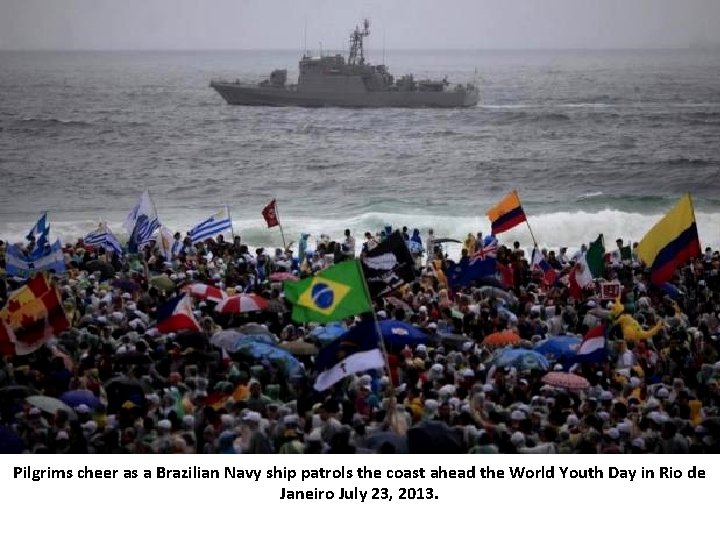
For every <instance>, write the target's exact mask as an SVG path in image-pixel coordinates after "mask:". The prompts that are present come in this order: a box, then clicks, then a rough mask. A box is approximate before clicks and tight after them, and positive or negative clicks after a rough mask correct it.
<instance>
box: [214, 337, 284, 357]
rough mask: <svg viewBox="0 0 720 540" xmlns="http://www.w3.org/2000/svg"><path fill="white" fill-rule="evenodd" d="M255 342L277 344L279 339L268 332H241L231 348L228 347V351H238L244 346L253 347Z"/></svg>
mask: <svg viewBox="0 0 720 540" xmlns="http://www.w3.org/2000/svg"><path fill="white" fill-rule="evenodd" d="M254 343H262V344H265V345H271V346H275V345H276V343H277V339H276V338H274V337H273V336H269V335H267V334H240V335H239V337H238V338H237V340H235V343H233V344H231V345H230V348H228V349H226V350H227V352H231V353H232V352H237V351H241V350H243V349H244V348H247V347H252V345H253V344H254Z"/></svg>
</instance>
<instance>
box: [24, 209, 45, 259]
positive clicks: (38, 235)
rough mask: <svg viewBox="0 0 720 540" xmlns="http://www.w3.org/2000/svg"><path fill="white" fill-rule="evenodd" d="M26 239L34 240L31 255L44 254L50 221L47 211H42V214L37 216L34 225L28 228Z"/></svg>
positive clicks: (39, 255)
mask: <svg viewBox="0 0 720 540" xmlns="http://www.w3.org/2000/svg"><path fill="white" fill-rule="evenodd" d="M26 240H27V241H28V242H31V241H33V240H34V242H35V244H34V246H33V249H32V252H31V255H32V256H33V257H41V256H43V255H45V252H46V251H47V246H48V245H49V244H50V221H48V215H47V212H43V214H42V215H41V216H40V217H39V218H38V220H37V222H36V223H35V225H34V226H33V227H32V229H30V232H29V233H28V235H27V237H26Z"/></svg>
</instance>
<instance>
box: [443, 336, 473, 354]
mask: <svg viewBox="0 0 720 540" xmlns="http://www.w3.org/2000/svg"><path fill="white" fill-rule="evenodd" d="M472 341H473V340H472V339H471V338H469V337H467V336H463V335H462V334H440V343H442V344H443V345H445V346H446V347H448V348H450V349H455V350H458V351H459V350H461V349H462V348H463V345H464V344H465V343H468V342H470V343H472Z"/></svg>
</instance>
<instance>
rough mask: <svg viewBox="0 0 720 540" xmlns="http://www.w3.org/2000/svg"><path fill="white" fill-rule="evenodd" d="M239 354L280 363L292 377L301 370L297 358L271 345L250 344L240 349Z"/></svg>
mask: <svg viewBox="0 0 720 540" xmlns="http://www.w3.org/2000/svg"><path fill="white" fill-rule="evenodd" d="M239 352H242V353H243V354H246V355H248V356H251V357H252V358H258V359H263V360H271V361H273V362H279V363H280V364H282V365H283V366H284V367H285V370H286V371H287V374H288V375H290V376H292V375H294V374H296V373H298V372H299V371H300V369H301V368H300V361H299V360H298V359H297V358H295V357H294V356H293V355H292V354H290V353H289V352H288V351H286V350H285V349H282V348H280V347H276V346H274V345H270V344H269V343H262V342H259V341H252V342H248V343H246V344H244V345H243V346H242V347H241V348H240V349H239Z"/></svg>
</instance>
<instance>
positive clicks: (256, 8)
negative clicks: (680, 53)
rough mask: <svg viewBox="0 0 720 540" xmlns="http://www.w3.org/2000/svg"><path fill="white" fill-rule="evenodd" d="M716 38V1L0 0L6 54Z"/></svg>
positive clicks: (657, 43)
mask: <svg viewBox="0 0 720 540" xmlns="http://www.w3.org/2000/svg"><path fill="white" fill-rule="evenodd" d="M362 17H369V18H370V19H371V22H372V26H371V38H370V39H371V40H372V41H371V42H370V45H371V46H373V47H378V46H382V40H383V34H385V42H386V46H387V48H389V49H414V48H472V49H475V48H478V49H483V48H513V49H517V48H520V49H523V48H636V47H637V48H646V47H687V46H695V45H717V44H718V43H720V37H718V36H719V35H720V30H718V28H720V0H0V49H297V48H300V47H301V45H302V40H303V28H304V21H305V20H306V19H307V36H308V48H313V49H315V48H317V44H318V42H319V41H322V42H323V45H324V46H325V47H326V48H332V49H338V48H340V47H346V43H347V34H348V33H349V30H350V29H351V28H352V27H354V26H355V24H357V23H358V22H359V21H360V20H361V18H362Z"/></svg>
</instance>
